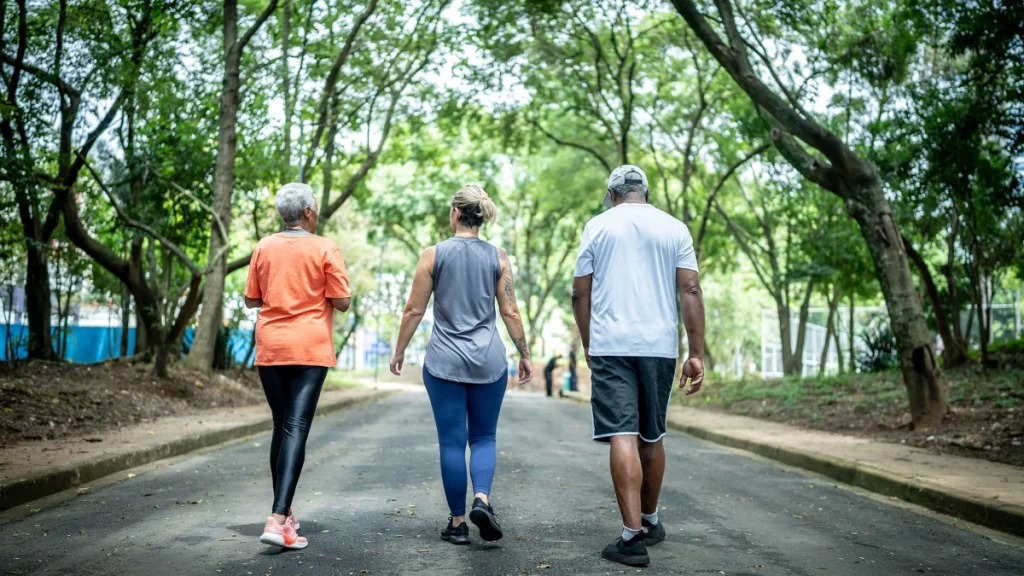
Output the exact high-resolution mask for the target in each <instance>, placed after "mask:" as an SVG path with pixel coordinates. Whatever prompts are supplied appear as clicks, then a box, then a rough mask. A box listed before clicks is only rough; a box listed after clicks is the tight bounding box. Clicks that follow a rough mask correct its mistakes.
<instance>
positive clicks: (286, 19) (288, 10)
mask: <svg viewBox="0 0 1024 576" xmlns="http://www.w3.org/2000/svg"><path fill="white" fill-rule="evenodd" d="M282 4H283V6H282V10H281V94H282V95H283V97H284V129H283V133H282V148H283V153H282V156H284V169H285V173H284V180H285V181H286V182H288V181H290V180H291V175H292V162H291V161H292V96H291V79H290V78H289V77H288V64H289V63H288V54H289V53H290V52H291V35H292V3H291V0H284V2H283V3H282ZM253 217H254V218H255V215H253Z"/></svg>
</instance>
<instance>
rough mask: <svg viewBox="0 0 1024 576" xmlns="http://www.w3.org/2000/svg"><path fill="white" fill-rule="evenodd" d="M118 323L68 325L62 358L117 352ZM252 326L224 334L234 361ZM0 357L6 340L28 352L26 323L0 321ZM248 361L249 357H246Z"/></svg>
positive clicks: (96, 358) (19, 354) (91, 358)
mask: <svg viewBox="0 0 1024 576" xmlns="http://www.w3.org/2000/svg"><path fill="white" fill-rule="evenodd" d="M121 330H122V328H121V327H120V326H69V327H68V333H67V349H66V351H65V358H64V359H65V360H67V361H68V362H74V363H80V364H91V363H94V362H102V361H104V360H109V359H111V358H117V357H119V356H120V355H121ZM192 333H193V330H192V328H188V329H187V330H185V336H184V343H185V346H186V347H188V346H191V344H192ZM60 337H61V336H60V335H59V334H58V332H57V330H56V329H54V330H53V349H54V351H56V350H57V345H58V340H57V339H58V338H60ZM251 339H252V330H242V329H239V328H234V329H232V330H231V332H230V333H229V336H228V350H229V352H230V354H231V356H232V357H233V358H234V361H235V363H236V364H241V363H242V362H245V361H246V358H244V356H245V353H246V352H247V351H248V350H249V343H250V341H251ZM0 343H2V344H3V345H2V346H0V361H2V360H8V359H9V358H7V349H8V344H10V345H11V346H13V348H14V357H16V358H24V357H25V356H26V355H27V354H28V326H26V325H24V324H11V325H5V324H0ZM134 349H135V328H129V329H128V350H129V353H130V351H132V350H134ZM248 364H249V365H250V366H251V365H252V359H251V358H249V359H248Z"/></svg>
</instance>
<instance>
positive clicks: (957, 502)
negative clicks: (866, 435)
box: [565, 393, 1024, 536]
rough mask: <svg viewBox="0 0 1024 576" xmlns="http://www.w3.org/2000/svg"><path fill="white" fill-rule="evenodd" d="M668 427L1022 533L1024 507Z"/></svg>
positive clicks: (703, 431) (838, 462) (841, 463)
mask: <svg viewBox="0 0 1024 576" xmlns="http://www.w3.org/2000/svg"><path fill="white" fill-rule="evenodd" d="M565 398H567V399H569V400H572V401H575V402H586V403H589V399H587V398H584V397H583V396H582V395H581V394H578V393H575V394H572V395H570V394H566V396H565ZM668 426H669V428H672V429H674V430H676V431H679V432H683V433H685V434H689V435H690V436H694V437H696V438H700V439H702V440H707V441H710V442H714V443H716V444H722V445H724V446H729V447H730V448H738V449H740V450H746V451H747V452H753V453H754V454H757V455H759V456H763V457H765V458H770V459H772V460H776V461H779V462H782V463H783V464H787V465H789V466H795V467H797V468H803V469H804V470H809V471H811V472H815V473H817V474H821V475H822V476H827V477H829V478H832V479H833V480H838V481H839V482H842V483H844V484H849V485H851V486H856V487H858V488H863V489H865V490H870V491H871V492H875V493H878V494H881V495H883V496H889V497H896V498H899V499H900V500H902V501H904V502H910V503H911V504H916V505H918V506H923V507H925V508H929V509H931V510H935V511H936V512H941V513H943V514H947V515H949V516H955V517H957V518H960V519H963V520H967V521H968V522H973V523H975V524H978V525H980V526H984V527H986V528H991V529H993V530H999V531H1000V532H1006V533H1008V534H1013V535H1014V536H1024V506H1016V505H1013V504H1003V503H999V502H997V501H994V500H986V499H983V498H977V497H975V496H971V495H968V494H964V493H962V492H958V491H953V490H943V489H942V488H940V487H938V486H935V485H931V484H926V483H924V482H918V481H916V480H912V479H910V478H905V477H903V476H897V475H895V474H891V473H889V472H886V471H884V470H881V469H878V468H873V467H870V466H864V465H861V464H857V463H856V462H853V461H850V460H843V459H841V458H830V457H828V456H823V455H820V454H814V453H812V452H804V451H802V450H794V449H791V448H783V447H780V446H775V445H772V444H768V443H765V442H758V441H756V440H747V439H743V438H736V437H735V436H730V435H728V434H722V433H720V432H713V431H711V430H707V429H705V428H700V427H698V426H693V425H689V424H680V423H678V422H674V421H673V420H672V418H669V419H668Z"/></svg>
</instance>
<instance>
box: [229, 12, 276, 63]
mask: <svg viewBox="0 0 1024 576" xmlns="http://www.w3.org/2000/svg"><path fill="white" fill-rule="evenodd" d="M274 10H277V0H270V4H268V5H267V8H266V9H265V10H264V11H263V13H262V14H260V15H259V17H257V18H256V21H255V22H253V24H252V26H250V27H249V29H248V30H246V31H245V34H243V35H242V39H241V40H239V41H238V44H237V46H238V51H239V52H242V51H243V50H245V46H246V45H247V44H249V41H250V40H252V37H253V36H254V35H256V32H257V31H259V29H260V27H262V26H263V24H264V23H265V22H266V21H267V19H268V18H270V15H271V14H273V13H274Z"/></svg>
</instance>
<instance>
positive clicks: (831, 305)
mask: <svg viewBox="0 0 1024 576" xmlns="http://www.w3.org/2000/svg"><path fill="white" fill-rule="evenodd" d="M838 306H839V289H838V288H837V287H836V285H835V284H833V288H832V296H831V297H830V298H829V300H828V320H827V321H826V322H825V342H824V344H823V345H822V347H821V360H819V361H818V376H819V377H821V376H824V375H825V363H826V362H828V347H829V345H830V344H831V343H832V336H833V335H834V334H835V321H836V308H837V307H838Z"/></svg>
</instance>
